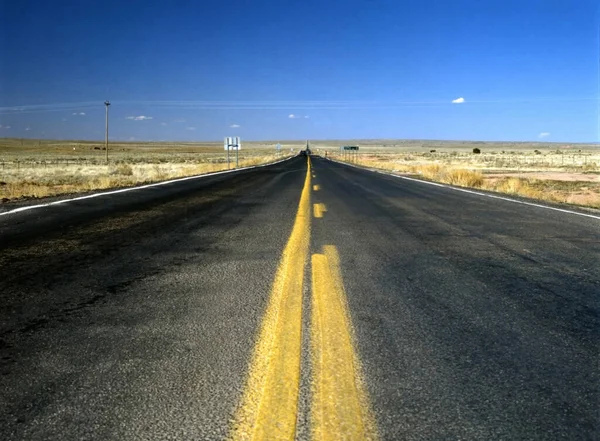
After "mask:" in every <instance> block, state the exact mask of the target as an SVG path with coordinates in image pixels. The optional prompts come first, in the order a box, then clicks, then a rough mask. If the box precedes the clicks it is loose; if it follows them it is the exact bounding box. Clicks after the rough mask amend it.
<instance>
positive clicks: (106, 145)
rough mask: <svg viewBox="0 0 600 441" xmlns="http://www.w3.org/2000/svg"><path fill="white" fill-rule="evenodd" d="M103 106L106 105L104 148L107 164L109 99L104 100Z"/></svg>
mask: <svg viewBox="0 0 600 441" xmlns="http://www.w3.org/2000/svg"><path fill="white" fill-rule="evenodd" d="M104 106H105V107H106V132H105V134H104V150H106V163H107V164H108V106H110V101H108V100H106V101H104Z"/></svg>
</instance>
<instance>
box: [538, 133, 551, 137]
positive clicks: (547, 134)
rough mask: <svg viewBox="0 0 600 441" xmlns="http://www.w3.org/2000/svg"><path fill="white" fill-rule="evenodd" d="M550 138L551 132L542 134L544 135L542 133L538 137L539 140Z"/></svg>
mask: <svg viewBox="0 0 600 441" xmlns="http://www.w3.org/2000/svg"><path fill="white" fill-rule="evenodd" d="M548 136H550V133H549V132H542V133H540V134H539V135H538V138H546V137H548Z"/></svg>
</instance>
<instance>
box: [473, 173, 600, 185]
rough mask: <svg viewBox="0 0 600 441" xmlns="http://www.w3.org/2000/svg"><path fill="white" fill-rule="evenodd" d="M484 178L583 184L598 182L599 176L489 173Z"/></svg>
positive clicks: (586, 174) (585, 174) (589, 174)
mask: <svg viewBox="0 0 600 441" xmlns="http://www.w3.org/2000/svg"><path fill="white" fill-rule="evenodd" d="M485 177H486V178H505V177H513V178H528V179H539V180H550V181H583V182H600V174H594V173H569V172H562V171H561V172H551V171H545V172H521V173H489V174H487V173H486V174H485Z"/></svg>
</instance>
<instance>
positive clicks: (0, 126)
mask: <svg viewBox="0 0 600 441" xmlns="http://www.w3.org/2000/svg"><path fill="white" fill-rule="evenodd" d="M0 129H10V126H3V125H2V124H0Z"/></svg>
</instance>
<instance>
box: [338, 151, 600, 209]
mask: <svg viewBox="0 0 600 441" xmlns="http://www.w3.org/2000/svg"><path fill="white" fill-rule="evenodd" d="M329 160H330V161H331V162H337V163H338V164H342V165H347V166H348V167H354V168H358V169H360V170H367V171H370V172H373V173H379V174H382V175H386V176H392V177H394V178H400V179H406V180H407V181H413V182H420V183H421V184H428V185H434V186H436V187H443V188H447V189H450V190H455V191H462V192H463V193H470V194H476V195H478V196H485V197H488V198H492V199H500V200H503V201H508V202H514V203H515V204H523V205H530V206H532V207H538V208H545V209H547V210H554V211H560V212H562V213H569V214H576V215H577V216H584V217H591V218H592V219H598V220H600V216H595V215H593V214H587V213H579V212H577V211H571V210H566V209H564V208H556V207H550V206H548V205H542V204H536V203H533V202H525V201H519V200H517V199H511V198H507V197H504V196H496V195H493V194H488V193H481V192H479V191H474V190H467V189H466V188H458V187H453V186H451V185H445V184H440V183H439V182H431V181H424V180H422V179H415V178H409V177H408V176H399V175H395V174H392V173H386V172H384V171H380V170H372V169H369V168H366V167H360V166H358V165H354V164H348V163H346V162H342V161H337V160H335V159H329Z"/></svg>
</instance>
